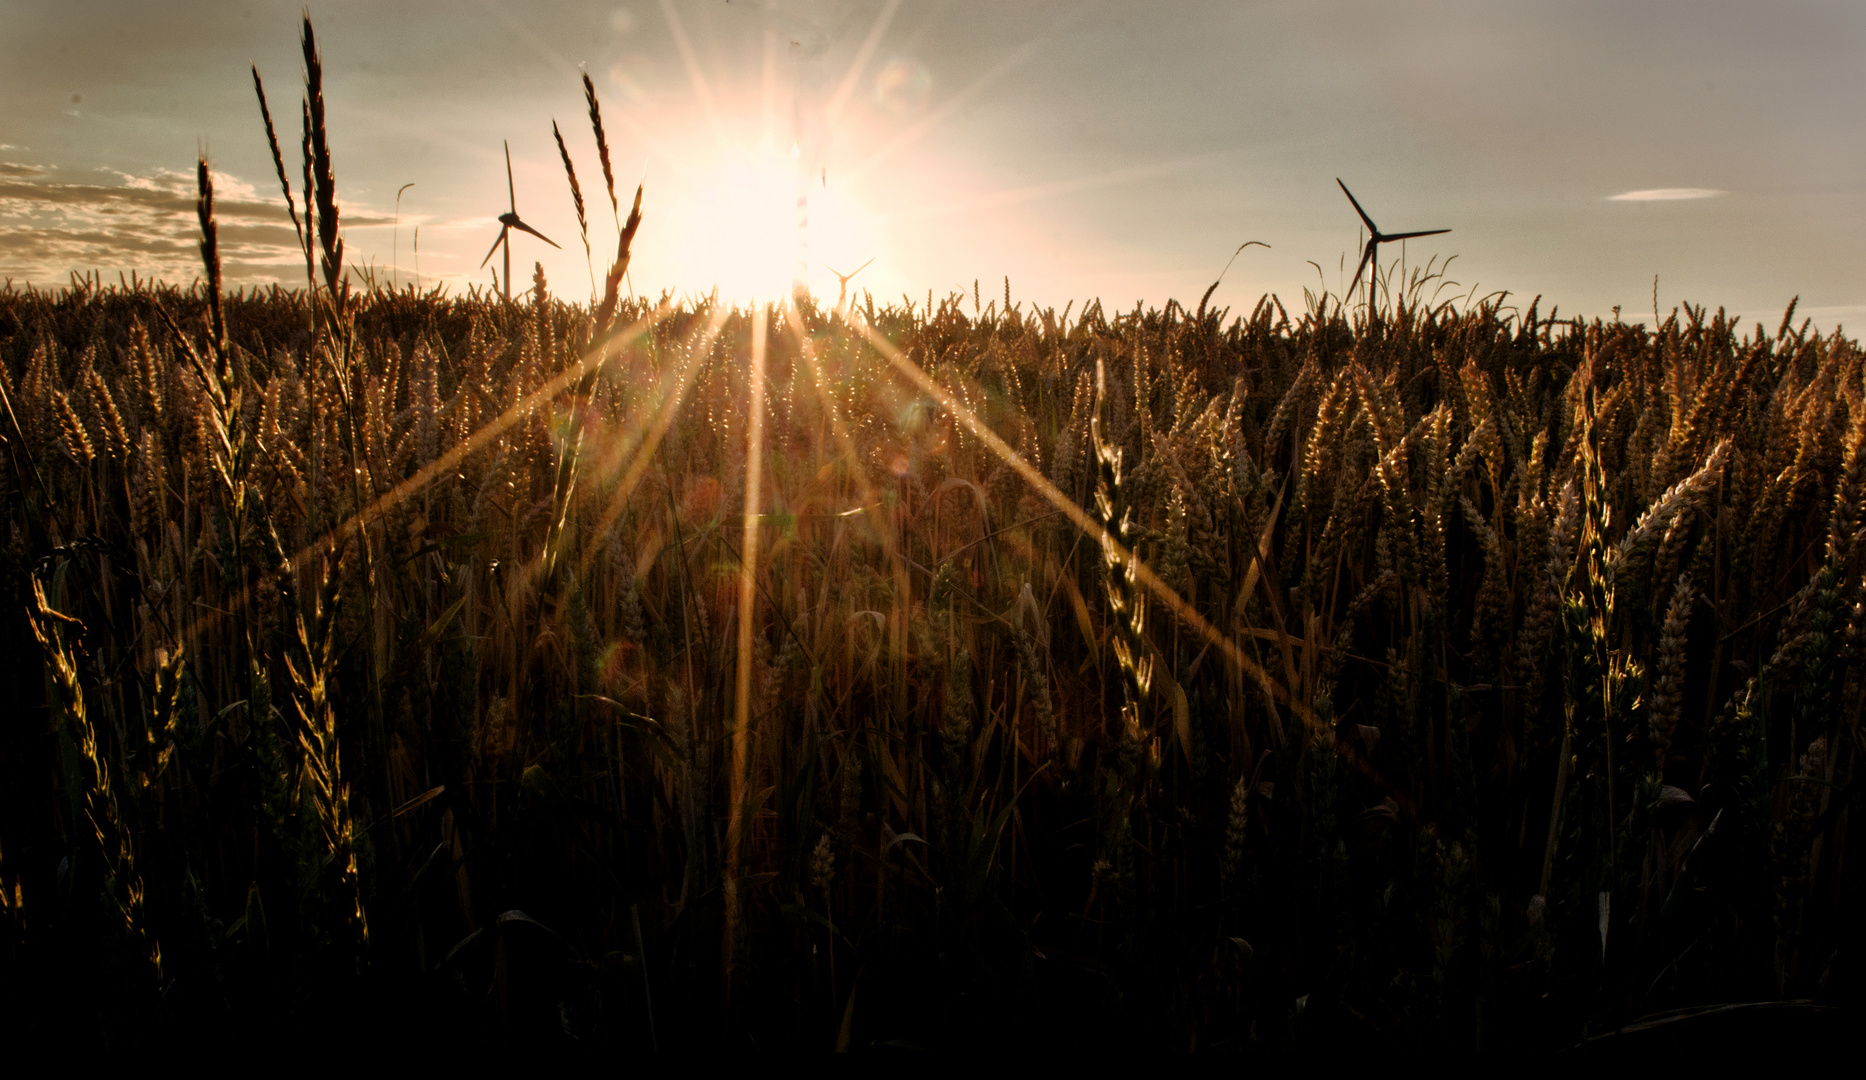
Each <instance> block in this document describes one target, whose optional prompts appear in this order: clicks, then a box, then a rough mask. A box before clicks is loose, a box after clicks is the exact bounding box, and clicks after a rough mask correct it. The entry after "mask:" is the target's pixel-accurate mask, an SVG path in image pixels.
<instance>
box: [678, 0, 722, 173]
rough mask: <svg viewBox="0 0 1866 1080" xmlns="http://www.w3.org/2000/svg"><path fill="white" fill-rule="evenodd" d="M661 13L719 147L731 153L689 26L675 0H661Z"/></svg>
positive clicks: (710, 86)
mask: <svg viewBox="0 0 1866 1080" xmlns="http://www.w3.org/2000/svg"><path fill="white" fill-rule="evenodd" d="M661 14H662V15H663V16H665V17H666V18H667V28H668V29H669V30H670V31H672V32H673V34H674V47H675V48H676V49H678V50H679V51H680V61H681V63H683V64H685V65H686V66H687V80H688V81H689V82H691V83H692V84H693V93H694V96H696V97H698V98H699V99H700V108H701V110H703V111H704V112H705V113H706V122H707V123H708V124H709V125H711V126H712V129H713V138H714V139H716V140H718V142H719V148H720V149H721V150H724V151H726V152H727V153H731V151H732V140H731V139H729V138H727V137H726V123H725V121H724V120H723V119H721V118H720V116H719V105H718V103H717V102H715V101H714V100H713V88H712V85H711V84H710V83H708V82H707V81H706V73H705V72H704V71H701V70H700V58H699V57H698V56H696V55H694V52H693V42H692V41H691V40H690V39H688V37H687V28H686V26H685V25H684V24H682V23H681V21H680V14H679V13H678V12H676V11H675V10H674V4H673V0H661Z"/></svg>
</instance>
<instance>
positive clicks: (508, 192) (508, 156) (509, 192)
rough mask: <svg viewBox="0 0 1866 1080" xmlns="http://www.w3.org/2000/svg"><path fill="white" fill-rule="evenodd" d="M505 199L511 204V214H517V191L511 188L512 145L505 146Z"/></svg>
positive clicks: (508, 142)
mask: <svg viewBox="0 0 1866 1080" xmlns="http://www.w3.org/2000/svg"><path fill="white" fill-rule="evenodd" d="M505 197H506V200H507V201H508V202H510V203H511V204H512V213H514V214H516V213H518V191H517V189H515V188H514V187H513V186H512V144H511V142H510V141H507V142H506V144H505Z"/></svg>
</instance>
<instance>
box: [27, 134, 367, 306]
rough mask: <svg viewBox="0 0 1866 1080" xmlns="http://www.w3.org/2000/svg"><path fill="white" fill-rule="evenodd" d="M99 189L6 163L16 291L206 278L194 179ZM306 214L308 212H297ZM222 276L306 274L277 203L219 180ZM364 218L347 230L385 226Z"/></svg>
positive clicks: (116, 175)
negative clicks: (82, 276)
mask: <svg viewBox="0 0 1866 1080" xmlns="http://www.w3.org/2000/svg"><path fill="white" fill-rule="evenodd" d="M102 172H103V176H104V177H106V178H107V179H106V180H104V182H98V183H72V182H64V181H65V178H63V177H61V178H60V179H59V180H52V179H50V175H51V170H50V169H49V168H46V167H44V166H40V165H35V164H25V163H18V162H0V263H3V264H4V265H5V266H6V268H7V274H6V276H7V277H9V278H11V279H12V280H13V281H14V282H15V283H16V284H25V283H31V284H35V285H62V284H64V282H65V281H66V280H67V279H68V278H69V277H70V275H71V274H72V273H73V272H74V271H85V270H102V271H104V272H105V273H106V274H108V273H110V272H112V271H125V272H127V271H132V270H133V271H136V272H137V273H138V274H141V275H145V276H149V277H154V278H158V279H161V280H166V281H171V282H176V283H186V282H190V281H194V280H196V279H198V278H199V277H200V275H201V255H200V240H201V234H200V221H199V218H198V217H197V216H196V211H195V198H196V192H195V177H194V174H193V173H192V172H185V173H184V172H179V171H176V170H173V169H158V170H155V171H154V172H150V173H144V174H130V173H121V172H110V171H102ZM300 212H301V213H302V207H301V209H300ZM214 218H215V222H216V225H217V226H218V228H217V234H218V239H219V245H220V257H221V272H222V275H223V277H224V278H225V280H226V281H227V282H228V283H229V284H233V285H262V284H267V283H270V282H282V283H291V282H294V281H296V280H298V278H299V277H300V276H301V275H302V274H303V267H304V252H303V249H301V248H300V247H299V246H298V234H297V232H296V231H295V230H294V229H293V228H292V224H291V219H290V217H288V216H287V215H286V213H285V208H284V207H283V206H281V205H280V200H279V199H277V198H266V197H264V196H262V195H260V194H259V192H258V191H257V190H256V189H255V187H254V185H252V184H250V183H247V182H246V181H244V180H241V179H239V178H238V177H235V176H230V175H227V174H224V173H220V172H215V173H214ZM388 220H389V219H388V218H386V217H383V216H382V215H378V214H371V213H369V212H367V211H361V212H357V211H349V210H348V208H346V212H345V213H344V215H343V224H344V225H345V226H363V227H367V226H373V225H378V224H387V223H388Z"/></svg>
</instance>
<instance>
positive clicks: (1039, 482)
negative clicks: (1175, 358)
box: [850, 319, 1314, 724]
mask: <svg viewBox="0 0 1866 1080" xmlns="http://www.w3.org/2000/svg"><path fill="white" fill-rule="evenodd" d="M850 325H851V326H852V327H853V328H854V329H855V330H856V331H857V332H858V333H860V334H861V335H862V336H863V337H865V338H867V339H868V342H869V344H870V345H873V346H874V347H875V349H876V351H878V352H880V353H881V355H882V356H884V357H886V358H887V360H888V362H889V363H890V364H892V365H894V368H895V370H897V371H899V372H900V373H901V374H903V375H905V376H906V377H907V379H908V381H910V382H912V383H913V384H914V385H915V386H917V387H919V388H920V389H921V391H922V392H924V393H926V394H927V395H929V396H931V397H933V398H934V399H936V400H938V401H939V402H940V404H941V405H944V406H945V407H946V408H947V409H949V410H951V411H952V414H953V415H954V416H956V417H957V418H958V419H959V422H960V423H962V424H964V425H965V426H966V428H967V429H968V430H970V431H971V432H972V434H974V435H976V436H977V437H978V438H979V439H980V440H982V441H983V442H984V443H985V445H986V446H988V447H990V448H991V451H992V453H994V454H997V455H998V457H999V458H1000V459H1002V460H1003V461H1004V463H1005V464H1007V465H1009V466H1010V467H1011V468H1012V469H1013V470H1015V471H1016V472H1017V474H1018V475H1019V476H1022V477H1023V478H1024V482H1025V483H1028V484H1029V485H1030V486H1031V487H1032V488H1034V489H1035V490H1036V492H1037V493H1038V494H1039V495H1042V496H1043V497H1044V498H1045V499H1047V500H1048V501H1049V503H1050V504H1051V505H1052V506H1054V507H1056V509H1058V510H1060V511H1062V513H1063V516H1065V517H1067V518H1068V519H1069V520H1070V521H1072V522H1074V523H1075V526H1076V528H1078V529H1081V530H1082V532H1083V533H1084V534H1086V535H1087V536H1088V537H1089V538H1090V539H1092V540H1096V541H1099V542H1100V543H1102V544H1105V545H1107V546H1108V547H1109V548H1110V549H1111V550H1113V551H1114V553H1115V554H1116V555H1118V556H1119V557H1120V559H1121V561H1122V562H1123V563H1125V564H1128V565H1130V566H1132V567H1133V569H1134V577H1135V579H1136V580H1138V581H1139V582H1140V583H1141V584H1142V585H1144V586H1145V587H1146V588H1147V590H1148V591H1149V592H1151V593H1153V594H1154V595H1155V596H1156V597H1158V598H1159V600H1160V602H1161V603H1163V604H1165V605H1166V606H1167V607H1169V608H1171V609H1172V611H1173V614H1175V615H1177V616H1179V617H1180V618H1181V619H1183V620H1185V622H1186V625H1188V626H1190V627H1192V629H1193V630H1194V631H1195V632H1196V633H1198V634H1199V636H1200V637H1203V638H1204V639H1205V640H1206V641H1208V642H1210V643H1211V644H1212V645H1214V646H1216V647H1217V648H1218V650H1219V651H1220V652H1222V653H1224V655H1225V656H1226V657H1227V658H1228V659H1230V661H1231V662H1232V663H1233V664H1236V665H1237V667H1238V669H1239V670H1241V671H1243V672H1244V673H1245V674H1246V675H1249V676H1250V677H1251V679H1252V680H1254V681H1255V682H1256V683H1257V685H1258V687H1259V688H1261V689H1262V690H1263V692H1264V693H1266V694H1268V695H1270V696H1271V697H1272V698H1274V699H1275V700H1277V701H1278V702H1281V703H1284V704H1286V705H1288V706H1289V707H1290V708H1291V709H1292V710H1293V711H1295V712H1296V713H1297V715H1299V716H1301V717H1302V718H1303V720H1304V721H1305V723H1310V724H1313V723H1314V714H1313V711H1312V710H1311V709H1309V708H1308V706H1307V705H1306V704H1305V703H1303V702H1301V701H1297V700H1294V699H1293V698H1292V696H1291V695H1290V693H1289V690H1288V689H1287V688H1285V687H1284V686H1283V685H1282V684H1281V683H1279V682H1277V681H1276V679H1275V677H1273V676H1272V675H1271V674H1270V673H1269V672H1268V671H1265V670H1264V669H1263V667H1262V665H1260V664H1258V663H1257V662H1256V661H1255V660H1252V659H1251V658H1250V657H1248V656H1246V655H1244V653H1243V651H1242V650H1241V649H1239V648H1238V647H1237V644H1236V643H1235V642H1233V641H1232V640H1231V639H1230V638H1229V637H1228V636H1226V635H1224V634H1222V633H1220V632H1219V631H1218V628H1217V627H1215V626H1213V625H1212V624H1211V623H1210V622H1208V621H1206V618H1205V616H1204V615H1201V614H1200V613H1199V611H1198V609H1197V608H1194V607H1193V606H1192V605H1191V604H1188V603H1186V601H1185V599H1184V598H1183V597H1181V596H1180V595H1179V593H1177V592H1175V591H1174V590H1173V588H1172V587H1171V586H1170V585H1168V584H1166V582H1164V581H1161V580H1160V578H1159V576H1158V575H1156V574H1155V573H1154V572H1153V569H1152V568H1151V567H1149V566H1148V565H1147V564H1146V563H1144V562H1142V561H1141V560H1140V559H1139V558H1137V557H1135V555H1134V553H1133V552H1131V551H1129V550H1127V549H1126V548H1125V547H1123V546H1122V545H1121V543H1120V541H1118V540H1116V539H1114V538H1113V537H1111V536H1108V535H1106V530H1104V529H1103V528H1102V527H1101V526H1100V525H1099V524H1097V523H1096V522H1095V520H1094V519H1093V518H1091V517H1089V516H1088V514H1087V513H1086V512H1085V511H1084V510H1083V509H1082V508H1081V507H1080V506H1077V505H1076V504H1075V502H1074V501H1073V500H1071V499H1069V498H1068V497H1066V496H1064V495H1063V493H1062V492H1060V491H1058V490H1057V489H1056V485H1054V484H1052V483H1050V481H1049V479H1048V478H1047V477H1045V476H1044V475H1043V474H1042V473H1040V472H1038V471H1037V470H1036V469H1035V468H1034V467H1033V466H1032V465H1031V464H1030V463H1029V462H1028V461H1025V460H1024V459H1023V457H1022V455H1020V454H1018V453H1017V451H1015V450H1013V449H1011V447H1010V445H1009V444H1008V443H1006V442H1005V441H1004V440H1003V439H1002V438H1000V437H999V436H998V433H997V432H995V431H993V430H991V428H989V427H987V426H986V425H985V424H984V422H983V421H981V420H979V419H978V417H977V416H976V415H974V414H973V412H972V410H971V409H969V408H967V407H966V405H965V403H964V402H962V401H960V400H959V399H958V398H956V397H954V396H953V395H952V394H951V393H949V392H948V391H947V390H946V388H945V387H943V386H941V385H939V384H938V383H936V382H934V381H933V379H932V378H931V377H930V376H928V375H927V373H926V372H925V371H923V370H921V368H920V365H918V364H916V363H914V362H913V361H912V360H910V359H908V357H907V356H906V354H904V353H902V352H901V351H900V350H899V349H897V348H895V346H894V343H893V342H891V341H889V340H888V339H887V338H886V337H884V336H883V335H882V334H880V333H879V332H877V331H876V330H875V329H874V328H873V327H871V326H869V325H868V322H867V321H866V320H865V319H858V320H856V321H852V322H851V323H850Z"/></svg>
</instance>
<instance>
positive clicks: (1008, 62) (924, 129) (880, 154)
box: [662, 0, 1079, 182]
mask: <svg viewBox="0 0 1866 1080" xmlns="http://www.w3.org/2000/svg"><path fill="white" fill-rule="evenodd" d="M662 2H663V3H666V2H667V0H662ZM1078 17H1079V13H1077V12H1073V11H1072V12H1070V13H1068V14H1065V15H1064V16H1063V17H1062V18H1060V19H1058V20H1057V21H1056V23H1055V25H1054V26H1052V27H1051V28H1050V30H1049V31H1048V32H1047V33H1043V34H1039V35H1038V36H1036V37H1034V38H1032V39H1030V40H1029V41H1026V42H1025V43H1024V44H1022V45H1020V46H1018V47H1017V48H1015V49H1013V50H1011V52H1010V53H1009V54H1008V55H1006V56H1005V57H1004V58H1003V59H1002V60H999V61H998V62H997V63H996V64H993V65H992V66H991V68H990V69H989V70H987V71H986V72H985V73H984V74H982V75H980V76H979V77H978V78H976V79H973V80H972V81H971V82H970V83H969V84H967V85H966V86H965V88H964V89H962V90H960V91H959V92H958V93H956V94H954V95H953V96H952V97H950V98H948V99H947V100H946V101H945V102H944V103H943V104H941V105H940V106H939V108H937V109H934V110H933V111H932V112H930V113H928V114H927V115H926V116H924V117H922V118H921V119H920V120H919V121H918V122H916V123H914V124H911V125H909V126H908V127H907V128H906V129H905V130H904V131H902V132H901V133H900V134H898V135H896V136H895V137H894V138H892V139H889V140H888V141H887V142H886V143H883V144H882V146H881V148H880V149H879V150H876V151H875V152H874V153H872V154H870V155H868V157H867V158H865V159H864V160H863V161H862V162H861V163H860V164H858V165H856V166H855V168H854V169H852V170H850V175H849V178H850V180H851V182H857V181H860V180H862V179H863V178H865V177H867V175H868V174H869V173H871V172H873V171H874V170H875V169H876V168H879V167H880V165H881V163H882V162H883V161H886V160H887V159H888V158H889V157H891V156H893V155H894V154H896V153H899V152H900V151H902V150H904V149H906V148H907V147H909V146H912V145H913V144H914V143H916V142H919V141H920V140H921V139H922V138H924V137H925V136H926V134H927V133H928V132H930V131H932V130H933V129H934V128H936V127H938V126H939V125H940V124H942V123H945V122H946V120H948V119H949V118H951V117H952V115H953V114H954V113H956V112H958V111H959V110H960V109H962V108H964V107H965V106H966V103H968V102H970V101H971V100H972V99H973V98H975V97H977V96H978V95H980V94H982V93H984V92H985V91H986V90H988V89H990V87H991V85H992V84H993V83H995V82H997V81H998V80H999V79H1002V78H1004V77H1005V76H1006V75H1009V74H1010V73H1011V72H1012V71H1014V70H1015V69H1016V68H1017V66H1018V65H1020V64H1022V63H1023V62H1024V61H1025V60H1028V59H1029V58H1030V56H1031V55H1032V54H1033V53H1035V52H1036V51H1037V49H1038V47H1039V46H1041V45H1043V44H1044V43H1045V42H1047V41H1048V40H1049V39H1050V38H1051V37H1054V36H1055V35H1056V34H1057V33H1059V32H1060V31H1062V30H1064V29H1066V28H1067V27H1068V25H1069V24H1070V23H1072V22H1074V21H1075V20H1076V19H1077V18H1078Z"/></svg>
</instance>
